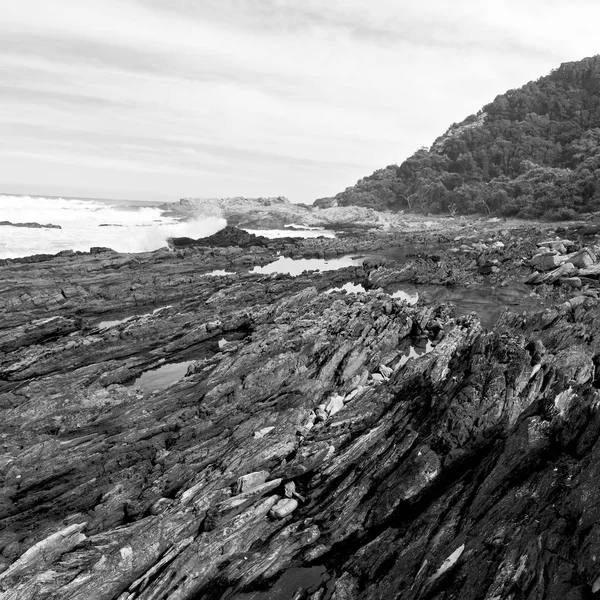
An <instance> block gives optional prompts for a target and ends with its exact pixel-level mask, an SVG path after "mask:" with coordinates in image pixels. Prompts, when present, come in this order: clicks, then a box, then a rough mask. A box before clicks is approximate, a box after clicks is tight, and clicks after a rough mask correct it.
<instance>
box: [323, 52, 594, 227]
mask: <svg viewBox="0 0 600 600" xmlns="http://www.w3.org/2000/svg"><path fill="white" fill-rule="evenodd" d="M599 142H600V56H595V57H592V58H586V59H584V60H582V61H579V62H573V63H565V64H563V65H561V66H560V67H559V68H558V69H555V70H554V71H552V72H551V73H550V74H549V75H547V76H546V77H542V78H541V79H538V80H537V81H534V82H530V83H528V84H527V85H525V86H523V87H522V88H520V89H518V90H510V91H508V92H507V93H506V94H503V95H501V96H498V97H497V98H496V99H495V100H494V101H493V102H492V103H491V104H488V105H487V106H484V107H483V109H482V110H481V111H479V113H477V114H476V115H471V116H470V117H468V118H467V119H465V120H464V121H463V122H462V123H460V124H454V125H452V126H451V127H450V129H449V130H448V131H447V132H446V133H445V134H444V135H443V136H442V137H440V138H438V139H437V140H436V141H435V142H434V144H433V145H432V146H431V148H430V149H427V148H422V149H420V150H417V152H415V153H414V154H413V155H412V156H411V157H410V158H408V159H407V160H405V161H404V162H403V163H402V164H401V165H390V166H388V167H385V168H384V169H380V170H378V171H375V173H373V174H372V175H370V176H368V177H365V178H364V179H361V180H360V181H358V183H357V184H356V185H355V186H353V187H350V188H347V189H346V190H345V191H344V192H341V193H339V194H337V195H336V196H335V197H334V198H323V199H321V200H317V201H316V202H315V204H316V205H317V206H332V205H336V204H337V205H340V206H346V205H359V206H367V207H372V208H376V209H378V210H409V211H414V212H422V213H425V214H427V213H434V214H435V213H442V214H443V213H446V214H468V213H484V214H495V215H503V216H517V217H524V218H539V217H547V218H550V219H569V218H574V217H576V216H577V215H579V214H582V213H589V212H594V211H598V210H600V170H599V166H600V143H599Z"/></svg>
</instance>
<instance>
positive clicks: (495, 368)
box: [0, 228, 600, 600]
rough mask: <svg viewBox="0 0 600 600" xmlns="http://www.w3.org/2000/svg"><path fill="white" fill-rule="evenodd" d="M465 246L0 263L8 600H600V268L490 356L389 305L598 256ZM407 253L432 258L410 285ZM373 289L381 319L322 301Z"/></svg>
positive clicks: (353, 305)
mask: <svg viewBox="0 0 600 600" xmlns="http://www.w3.org/2000/svg"><path fill="white" fill-rule="evenodd" d="M454 233H455V232H452V234H441V233H435V234H433V235H431V234H429V235H428V234H427V233H426V232H414V233H412V234H410V235H409V234H407V233H406V232H403V233H398V232H396V233H391V232H390V233H389V234H380V236H377V235H376V234H371V236H365V237H363V238H360V236H347V237H342V238H338V239H336V240H299V241H298V240H296V241H294V242H293V243H292V242H291V241H289V240H284V241H274V240H268V241H266V242H264V245H259V244H254V243H253V242H254V241H253V240H251V239H249V240H248V244H249V245H248V244H247V245H244V243H242V245H241V246H240V245H236V244H235V243H234V244H233V245H228V242H227V240H229V241H231V240H232V239H234V240H235V239H242V238H241V237H240V236H239V234H238V233H236V232H235V231H229V232H224V234H223V236H221V237H222V238H223V240H224V241H223V243H222V244H221V245H219V243H218V242H215V241H214V240H213V242H214V243H213V242H211V241H207V240H206V239H205V240H201V241H200V242H201V243H199V244H195V245H193V247H188V248H185V249H182V248H180V249H177V250H175V251H172V252H169V251H166V250H165V251H157V252H154V253H147V254H137V255H122V254H117V253H114V252H112V251H105V252H99V253H94V254H92V253H89V254H87V253H86V254H83V253H80V254H72V255H65V254H62V255H61V256H55V257H49V258H47V259H44V260H41V261H35V260H33V261H31V262H28V261H10V260H7V261H4V262H3V263H2V265H0V315H1V319H0V410H1V411H2V419H1V420H0V444H1V455H0V477H1V478H2V488H1V490H0V554H1V555H0V569H1V571H0V591H1V593H2V597H3V598H7V599H15V600H16V599H23V600H25V599H31V600H33V599H45V598H48V599H62V598H65V599H67V598H68V599H81V600H88V599H98V600H100V599H106V600H114V599H119V600H134V599H138V598H139V599H145V600H163V599H164V600H167V599H168V600H171V599H174V600H177V599H181V600H183V599H202V598H207V599H208V598H214V599H216V598H232V599H238V600H241V599H242V598H274V599H277V598H281V599H283V598H292V597H293V598H295V599H297V600H308V599H310V600H324V599H325V598H327V599H330V598H334V599H338V600H340V599H342V598H344V599H359V598H360V599H370V598H382V599H384V598H385V599H387V598H403V599H404V598H414V599H417V598H419V599H420V598H422V599H425V598H439V599H442V598H447V599H449V598H461V599H462V598H465V599H470V598H472V599H479V598H488V599H490V600H491V599H492V598H498V599H509V598H514V599H517V598H549V599H554V598H556V599H558V598H560V599H561V600H564V599H565V598H569V599H576V598H581V599H584V598H593V597H595V596H594V594H595V593H596V591H597V589H598V588H599V587H600V584H598V583H597V582H598V580H599V579H598V578H599V577H600V566H598V559H597V543H598V539H599V533H598V524H597V522H598V516H599V515H600V512H599V509H598V506H597V505H598V502H599V500H598V499H599V498H600V477H599V475H600V473H598V470H599V467H598V465H600V441H599V437H600V413H599V411H598V409H599V406H600V395H599V393H598V387H600V386H599V384H598V381H599V379H600V378H599V377H598V364H599V362H600V361H599V355H600V350H599V349H600V341H599V340H600V325H599V324H600V301H599V300H598V299H597V298H596V297H595V283H594V282H595V279H594V278H593V277H590V276H589V275H588V276H585V275H582V273H581V271H584V270H589V269H590V268H591V267H592V266H593V265H594V264H596V263H592V264H588V265H585V264H583V263H585V262H588V259H587V258H583V259H581V262H582V266H575V264H573V263H570V264H573V266H574V268H576V269H578V274H577V275H572V276H571V279H573V278H575V277H578V278H579V279H580V281H581V286H580V287H577V286H573V285H570V284H567V283H566V282H563V280H562V279H561V278H557V279H556V280H555V281H554V283H553V285H549V284H542V285H540V286H537V287H536V288H535V289H536V290H539V292H538V291H536V294H538V297H539V298H540V300H541V298H542V297H544V298H545V299H546V300H547V306H546V308H544V307H542V306H541V304H540V306H539V308H538V309H536V310H528V311H527V312H526V313H525V314H523V311H522V310H519V309H518V307H516V308H515V310H513V311H505V312H504V313H503V314H502V316H501V317H500V318H499V320H498V321H497V322H496V323H495V324H494V327H493V328H491V329H487V328H486V327H482V325H481V322H480V319H479V318H478V317H477V316H476V315H464V314H462V315H461V314H459V313H458V312H457V311H455V310H454V308H453V307H452V306H449V305H444V304H442V305H437V304H436V303H430V302H427V301H426V299H421V300H420V301H419V302H418V303H417V304H416V305H414V306H411V305H408V304H407V303H405V302H404V301H402V300H400V299H394V298H392V297H391V296H390V295H389V294H387V293H385V292H384V291H382V290H381V289H379V288H380V287H385V286H386V285H389V284H390V282H391V283H398V282H411V283H413V284H415V285H418V284H419V282H422V283H423V284H425V283H426V284H428V285H434V284H435V285H438V286H446V287H452V286H456V287H461V286H464V287H471V288H473V289H478V288H481V289H485V286H489V285H497V286H498V287H500V286H502V284H503V283H506V285H507V286H509V285H512V284H514V283H519V284H522V283H523V281H524V280H525V279H526V278H527V277H529V276H530V275H531V273H532V270H533V268H534V267H533V266H532V263H531V262H530V261H531V259H532V257H534V256H535V255H536V254H538V253H539V252H538V250H539V248H549V249H550V251H552V252H558V254H552V256H559V255H560V256H566V255H573V256H575V255H574V254H573V253H579V255H580V256H583V254H585V256H590V257H591V256H592V253H593V252H595V250H594V248H593V246H594V242H593V240H587V241H585V240H581V239H579V238H577V239H575V237H576V236H574V235H570V234H569V235H566V234H562V238H561V236H558V237H559V239H558V240H555V239H554V238H555V237H556V236H555V235H554V233H555V232H552V235H551V236H549V235H548V231H547V229H544V228H542V229H539V230H537V232H534V231H533V230H527V231H522V230H517V229H513V230H507V231H506V233H501V232H500V231H499V230H497V231H496V232H495V233H494V234H493V237H490V235H491V234H490V233H489V232H477V231H475V232H471V233H469V232H467V233H468V234H467V235H465V236H462V237H461V239H459V240H455V239H454V238H455V237H457V236H456V235H454ZM236 236H238V237H237V238H236ZM225 238H227V239H225ZM246 239H247V238H246ZM561 239H562V240H565V239H566V240H570V241H572V242H573V245H572V246H568V245H566V244H564V243H563V242H562V241H561ZM392 240H397V243H398V246H400V245H401V244H403V243H413V244H416V245H418V243H424V244H427V248H428V249H427V250H424V251H423V252H415V253H414V254H413V255H412V256H408V257H407V256H405V257H403V259H402V261H401V262H394V261H393V259H392V258H390V257H389V256H387V255H386V252H379V253H378V252H377V251H378V250H379V249H386V250H389V248H390V246H393V245H394V244H393V243H392ZM549 240H550V242H551V243H546V242H548V241H549ZM226 242H227V243H226ZM497 242H502V245H499V244H498V243H497ZM539 243H541V245H540V246H538V244H539ZM561 244H562V247H563V248H564V251H563V250H562V248H561ZM432 247H435V249H431V248H432ZM584 248H588V249H589V250H590V252H588V250H585V252H583V253H582V251H583V249H584ZM249 249H251V251H250V252H249ZM357 251H359V252H360V251H364V252H365V256H368V257H369V259H368V260H366V261H364V264H363V265H362V266H357V267H349V268H346V269H341V270H338V271H329V272H326V273H320V274H316V273H304V274H303V275H300V276H298V277H291V276H288V275H262V274H257V273H250V272H249V270H250V269H251V267H252V266H253V265H255V264H265V263H266V262H269V261H272V260H274V259H275V258H276V257H277V253H278V252H280V253H282V254H284V255H288V256H289V255H294V256H315V253H316V255H317V256H318V255H319V253H321V256H324V255H330V256H336V255H341V254H348V253H353V252H357ZM377 256H380V258H381V257H383V258H385V260H381V259H380V260H377V259H376V258H377ZM244 257H249V258H244ZM577 260H580V259H577ZM494 261H496V262H494ZM486 264H491V265H492V266H497V267H498V271H494V270H491V269H490V270H489V272H485V273H482V272H481V268H482V265H486ZM557 268H558V267H557ZM218 269H227V270H232V271H235V273H234V274H231V275H226V276H221V277H216V276H210V275H209V273H211V272H213V271H215V270H218ZM449 271H450V272H449ZM549 272H552V271H549ZM586 277H587V278H586ZM349 281H351V282H353V283H355V284H360V285H362V286H363V288H364V289H367V290H370V291H369V292H359V293H345V292H339V291H334V292H330V293H325V292H326V291H328V290H331V288H335V287H339V286H340V285H341V284H343V283H345V282H349ZM101 319H112V320H113V322H112V323H111V324H109V325H105V326H102V327H99V322H100V320H101ZM175 364H185V365H186V371H185V373H176V374H175V375H173V373H174V372H173V371H168V370H165V371H164V373H170V375H164V377H170V379H167V380H165V381H163V382H160V381H159V380H158V379H157V383H156V386H155V388H154V389H152V388H145V389H141V388H140V387H138V386H137V385H136V383H135V382H136V381H138V377H139V376H140V375H141V374H142V373H148V372H149V371H150V370H151V369H156V374H157V377H158V378H159V379H160V377H161V376H163V375H162V373H163V371H159V370H158V369H159V368H160V367H163V366H169V365H175Z"/></svg>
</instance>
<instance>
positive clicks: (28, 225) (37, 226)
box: [0, 221, 62, 229]
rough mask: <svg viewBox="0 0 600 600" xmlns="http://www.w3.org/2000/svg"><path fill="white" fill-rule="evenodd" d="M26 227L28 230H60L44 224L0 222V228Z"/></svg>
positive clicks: (50, 224) (57, 227) (55, 226)
mask: <svg viewBox="0 0 600 600" xmlns="http://www.w3.org/2000/svg"><path fill="white" fill-rule="evenodd" d="M2 226H4V227H26V228H28V229H62V227H61V226H60V225H54V224H52V223H46V224H45V225H42V224H40V223H11V222H10V221H0V227H2Z"/></svg>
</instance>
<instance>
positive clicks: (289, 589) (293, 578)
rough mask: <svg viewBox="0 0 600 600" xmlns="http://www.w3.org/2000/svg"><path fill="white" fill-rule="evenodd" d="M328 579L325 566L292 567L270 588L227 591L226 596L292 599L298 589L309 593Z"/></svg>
mask: <svg viewBox="0 0 600 600" xmlns="http://www.w3.org/2000/svg"><path fill="white" fill-rule="evenodd" d="M328 580H329V576H328V575H327V569H325V567H323V566H316V567H291V568H289V569H287V570H286V571H284V572H283V574H282V575H281V577H279V579H278V580H277V581H276V582H275V584H274V585H273V587H271V588H270V589H269V590H265V591H258V592H245V593H238V594H235V593H234V594H233V595H229V594H228V593H225V596H224V598H227V599H228V600H290V598H296V592H298V590H303V591H304V592H307V594H310V593H314V592H316V591H317V589H318V588H319V586H321V585H322V584H323V583H325V582H327V581H328ZM302 597H303V598H304V597H305V596H302Z"/></svg>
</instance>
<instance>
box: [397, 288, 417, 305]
mask: <svg viewBox="0 0 600 600" xmlns="http://www.w3.org/2000/svg"><path fill="white" fill-rule="evenodd" d="M392 298H397V299H399V300H404V302H406V303H407V304H416V303H417V302H418V301H419V292H415V293H414V294H409V293H408V292H405V291H403V290H397V291H395V292H394V293H393V294H392Z"/></svg>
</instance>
